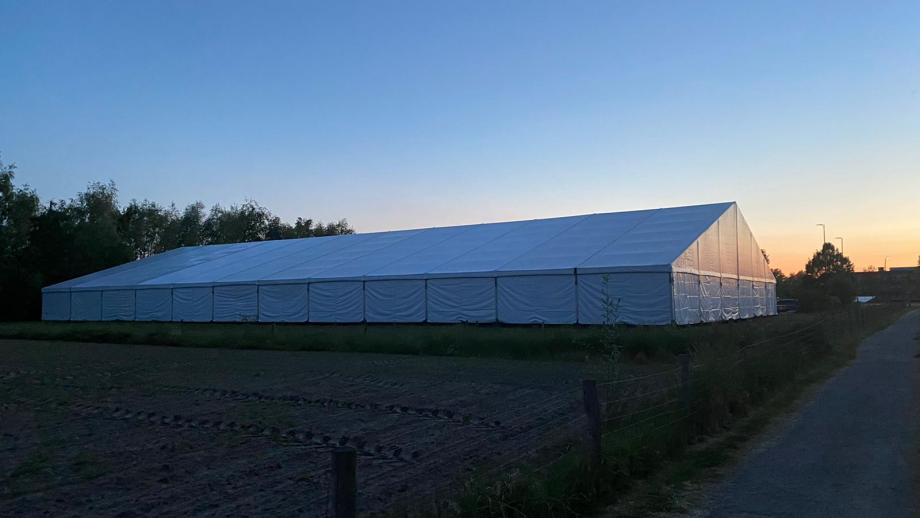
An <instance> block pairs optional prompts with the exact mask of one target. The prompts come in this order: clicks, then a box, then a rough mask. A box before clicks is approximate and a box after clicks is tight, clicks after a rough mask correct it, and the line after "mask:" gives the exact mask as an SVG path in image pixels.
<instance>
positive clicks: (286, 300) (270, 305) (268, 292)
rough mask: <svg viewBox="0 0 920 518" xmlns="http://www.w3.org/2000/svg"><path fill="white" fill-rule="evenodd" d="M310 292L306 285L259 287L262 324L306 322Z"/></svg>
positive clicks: (260, 319) (269, 285) (268, 285)
mask: <svg viewBox="0 0 920 518" xmlns="http://www.w3.org/2000/svg"><path fill="white" fill-rule="evenodd" d="M308 297H309V290H308V288H307V285H306V284H265V285H262V286H259V321H260V322H306V321H307V319H308V318H309V312H308V305H307V302H308V300H309V299H308Z"/></svg>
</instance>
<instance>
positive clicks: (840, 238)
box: [834, 237, 843, 254]
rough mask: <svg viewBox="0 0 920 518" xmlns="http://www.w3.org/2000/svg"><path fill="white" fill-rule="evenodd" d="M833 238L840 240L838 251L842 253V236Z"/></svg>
mask: <svg viewBox="0 0 920 518" xmlns="http://www.w3.org/2000/svg"><path fill="white" fill-rule="evenodd" d="M834 239H839V240H840V253H841V254H842V253H843V238H842V237H835V238H834Z"/></svg>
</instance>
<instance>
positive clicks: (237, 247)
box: [42, 203, 776, 325]
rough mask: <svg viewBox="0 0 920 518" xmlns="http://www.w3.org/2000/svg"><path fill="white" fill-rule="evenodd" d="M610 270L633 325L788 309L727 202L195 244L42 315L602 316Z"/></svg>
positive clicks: (290, 318) (121, 270)
mask: <svg viewBox="0 0 920 518" xmlns="http://www.w3.org/2000/svg"><path fill="white" fill-rule="evenodd" d="M605 276H606V278H607V286H608V288H611V287H612V288H613V291H615V293H616V297H617V299H618V300H619V304H620V307H619V308H618V317H619V320H620V321H622V322H625V323H630V324H642V325H645V324H647V325H656V324H667V323H669V322H676V323H678V324H694V323H698V322H713V321H717V320H730V319H735V318H750V317H753V316H759V315H771V314H775V300H776V295H775V293H776V292H775V286H774V283H775V280H774V279H773V276H772V274H771V273H770V270H769V268H768V266H767V264H766V261H765V260H764V258H763V256H762V254H761V253H760V248H759V246H758V245H757V242H756V240H755V239H754V237H753V235H752V234H751V232H750V227H749V226H748V224H747V222H746V221H745V220H744V218H743V216H742V215H741V212H740V211H739V210H738V207H737V205H736V204H734V203H717V204H711V205H697V206H689V207H676V208H668V209H653V210H639V211H630V212H616V213H607V214H590V215H581V216H567V217H561V218H550V219H538V220H529V221H513V222H504V223H489V224H479V225H463V226H457V227H444V228H426V229H415V230H401V231H393V232H376V233H368V234H354V235H345V236H329V237H320V238H310V239H292V240H280V241H263V242H255V243H239V244H228V245H212V246H196V247H185V248H180V249H177V250H172V251H170V252H165V253H162V254H158V255H155V256H152V257H148V258H146V259H142V260H139V261H134V262H131V263H128V264H124V265H121V266H117V267H115V268H110V269H108V270H103V271H100V272H96V273H93V274H90V275H86V276H83V277H80V278H77V279H72V280H69V281H66V282H63V283H60V284H56V285H53V286H49V287H47V288H45V289H44V290H43V316H42V318H44V319H46V320H68V319H70V320H100V319H106V320H110V319H117V320H132V319H133V320H156V321H169V320H172V321H187V322H209V321H218V322H248V321H256V320H258V321H261V322H332V323H339V322H341V323H347V322H364V321H367V322H406V323H412V322H426V321H427V322H444V323H449V322H496V321H497V322H504V323H545V324H572V323H584V324H598V323H602V322H603V319H604V318H603V313H604V303H603V294H604V292H603V289H602V288H601V284H602V279H604V278H605ZM665 281H667V282H665ZM755 282H756V283H757V287H756V289H755V286H754V284H753V283H755Z"/></svg>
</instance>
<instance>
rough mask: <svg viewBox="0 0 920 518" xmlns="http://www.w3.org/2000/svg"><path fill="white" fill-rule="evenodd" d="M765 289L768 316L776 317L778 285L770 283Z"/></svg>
mask: <svg viewBox="0 0 920 518" xmlns="http://www.w3.org/2000/svg"><path fill="white" fill-rule="evenodd" d="M765 289H766V291H767V315H771V316H772V315H776V284H773V283H772V282H768V283H767V284H766V286H765Z"/></svg>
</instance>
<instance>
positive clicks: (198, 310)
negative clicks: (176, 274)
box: [172, 287, 214, 322]
mask: <svg viewBox="0 0 920 518" xmlns="http://www.w3.org/2000/svg"><path fill="white" fill-rule="evenodd" d="M172 295H173V296H172V319H173V320H174V321H176V322H210V321H211V320H213V319H214V298H213V297H214V289H213V288H207V287H204V288H174V289H173V290H172Z"/></svg>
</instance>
